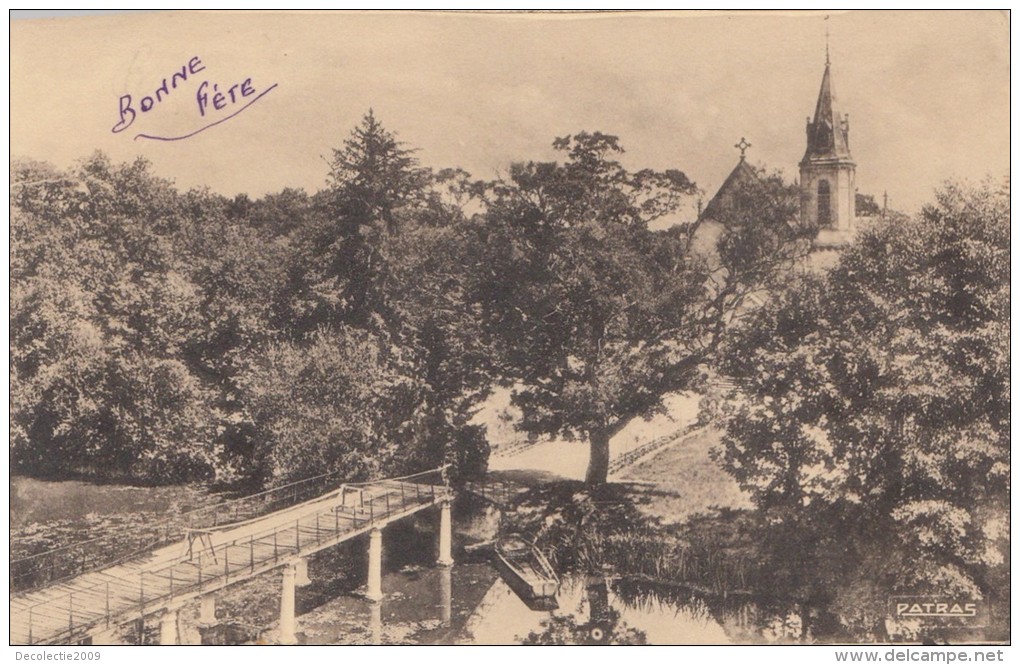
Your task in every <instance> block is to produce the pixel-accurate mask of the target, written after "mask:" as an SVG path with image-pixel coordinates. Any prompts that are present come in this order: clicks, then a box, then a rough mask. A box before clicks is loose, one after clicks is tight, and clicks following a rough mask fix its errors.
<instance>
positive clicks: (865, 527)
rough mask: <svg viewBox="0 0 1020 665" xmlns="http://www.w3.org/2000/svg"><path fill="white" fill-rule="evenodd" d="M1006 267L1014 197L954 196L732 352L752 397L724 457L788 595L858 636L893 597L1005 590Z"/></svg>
mask: <svg viewBox="0 0 1020 665" xmlns="http://www.w3.org/2000/svg"><path fill="white" fill-rule="evenodd" d="M1009 271H1010V248H1009V201H1008V198H1007V197H1005V196H1003V195H1002V194H1001V193H997V192H996V191H994V190H993V189H992V188H990V187H984V188H982V189H979V190H976V191H970V190H967V189H964V188H961V187H958V186H948V187H947V188H946V189H944V190H943V191H941V192H940V193H939V194H938V196H937V200H936V202H935V203H934V204H933V205H930V206H928V207H926V208H925V209H924V211H923V213H922V214H921V215H920V216H919V217H918V218H916V219H910V220H907V219H897V220H895V221H893V220H889V221H887V222H886V223H882V224H879V225H878V226H876V227H874V228H873V229H871V230H868V231H866V232H864V233H863V234H862V235H861V236H860V237H859V238H858V239H857V241H856V242H855V243H854V244H853V245H852V246H851V247H849V248H848V249H847V250H846V252H845V253H844V254H843V256H842V257H841V259H840V261H839V263H838V265H837V266H836V267H835V268H834V269H833V270H832V271H831V272H829V273H827V274H824V275H820V276H804V277H803V279H801V280H799V281H797V282H795V283H794V284H792V285H791V286H790V288H788V289H786V290H783V291H781V292H780V293H779V294H777V297H776V298H775V299H774V300H773V301H771V302H770V303H769V304H768V305H767V306H765V307H764V308H763V309H761V310H760V312H759V313H758V315H757V316H756V317H754V319H753V320H752V321H751V322H750V323H749V325H747V326H746V328H744V329H743V330H742V332H741V333H740V334H739V335H738V336H736V337H735V338H734V339H733V340H732V341H731V342H730V343H728V344H727V346H726V348H727V353H726V354H725V369H726V370H727V371H728V372H730V373H731V374H733V375H734V376H736V377H738V378H739V382H740V385H741V386H742V388H743V395H744V396H743V398H742V399H741V400H740V401H738V402H737V403H736V404H737V406H736V408H735V412H734V414H733V418H732V419H731V420H730V421H729V425H728V428H727V434H726V437H725V455H724V460H725V463H726V465H727V467H728V468H729V470H730V471H731V472H732V473H733V474H734V475H735V476H736V478H737V479H738V480H739V481H740V482H741V484H742V485H743V486H744V487H745V488H746V489H747V490H749V491H750V492H751V493H752V495H753V497H754V500H755V502H756V503H757V505H758V507H759V509H760V510H761V512H762V515H763V517H764V518H765V523H766V524H768V525H769V529H768V536H767V537H766V539H765V541H766V543H767V544H769V545H770V547H769V548H767V549H768V550H769V551H771V553H772V556H773V557H774V564H775V565H774V570H775V576H774V581H775V584H776V586H777V587H779V588H783V590H784V591H785V592H786V593H788V594H790V595H792V596H793V597H796V598H800V599H801V600H802V601H804V602H805V603H807V604H809V605H815V606H816V607H818V606H825V607H829V608H830V609H833V610H834V611H836V613H837V614H839V615H840V617H841V618H842V619H843V621H844V623H845V624H847V625H848V626H850V627H856V628H858V629H861V630H872V629H874V628H875V627H876V625H880V622H881V620H882V618H883V617H884V616H885V614H886V602H887V600H888V597H889V596H890V595H896V594H906V595H910V594H915V593H916V594H933V593H934V594H947V595H954V596H956V595H959V596H963V597H967V598H972V599H973V598H981V597H984V598H989V597H991V596H993V595H994V594H995V593H996V588H997V586H999V583H1000V582H1001V581H1002V578H1001V574H1002V571H1003V567H1004V565H1005V563H1004V562H1005V558H1004V557H1006V556H1008V554H1007V553H1008V518H1009V512H1008V511H1009V440H1010V437H1009V425H1010V416H1009V407H1010V397H1009V389H1010V380H1009V302H1010V289H1009ZM1007 574H1008V569H1007ZM997 575H998V576H999V577H997ZM1007 579H1008V578H1007Z"/></svg>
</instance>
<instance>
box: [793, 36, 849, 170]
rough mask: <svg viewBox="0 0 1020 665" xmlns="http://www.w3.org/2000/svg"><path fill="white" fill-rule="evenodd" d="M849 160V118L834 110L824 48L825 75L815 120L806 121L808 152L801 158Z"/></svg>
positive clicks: (827, 52) (832, 89)
mask: <svg viewBox="0 0 1020 665" xmlns="http://www.w3.org/2000/svg"><path fill="white" fill-rule="evenodd" d="M818 158H829V159H852V157H851V156H850V118H849V116H842V117H841V116H840V115H839V111H838V110H837V108H836V91H835V88H834V87H833V85H832V65H831V63H830V61H829V49H828V44H826V49H825V73H823V74H822V86H821V88H820V89H819V91H818V102H817V103H816V104H815V117H814V119H813V120H812V119H811V118H808V121H807V152H805V153H804V159H805V160H809V159H818Z"/></svg>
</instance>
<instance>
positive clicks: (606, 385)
mask: <svg viewBox="0 0 1020 665" xmlns="http://www.w3.org/2000/svg"><path fill="white" fill-rule="evenodd" d="M553 145H554V147H556V148H557V149H558V150H560V151H562V152H564V153H566V161H565V162H563V163H535V162H529V163H526V164H515V165H514V166H513V167H512V169H511V171H510V174H509V178H508V179H507V180H500V181H497V182H493V183H488V184H487V185H486V186H485V188H484V190H483V192H482V198H483V201H484V203H485V205H486V211H485V214H484V216H481V217H480V218H479V220H478V224H480V225H482V226H481V227H480V228H479V230H478V235H479V237H480V239H481V240H480V241H481V245H482V251H483V252H484V259H483V260H482V262H481V263H480V264H479V267H480V270H479V271H478V273H477V274H478V280H477V284H476V286H475V289H476V290H475V294H474V297H475V298H476V299H477V300H478V302H479V305H480V307H481V311H482V317H483V321H484V326H485V331H486V335H487V337H488V338H489V339H491V340H492V342H491V344H492V347H493V352H492V353H493V357H494V359H495V360H496V362H497V368H496V371H497V372H498V373H499V375H500V376H501V377H502V378H503V379H504V380H505V381H506V382H508V383H514V384H516V385H518V386H519V388H518V389H517V390H516V393H515V403H516V404H517V406H519V407H520V408H521V409H522V411H523V414H524V422H523V425H524V427H525V428H526V429H527V430H528V431H531V432H535V433H544V434H558V435H561V436H565V437H567V438H574V437H576V438H581V439H584V440H587V441H588V442H589V443H590V445H591V458H590V464H589V468H588V475H587V480H588V482H589V483H592V484H599V483H604V482H605V480H606V475H607V468H608V445H609V440H610V438H611V437H612V436H613V435H614V434H615V433H616V432H617V431H619V429H621V428H622V427H623V426H625V425H626V424H627V422H628V421H630V420H631V419H632V418H634V417H637V416H648V415H651V414H653V413H655V412H656V410H657V409H660V408H661V400H662V397H663V396H664V395H666V394H668V393H670V392H676V391H681V390H684V389H687V388H689V387H691V386H692V385H694V384H695V382H696V381H697V379H698V377H699V376H700V371H699V367H700V366H701V365H702V364H703V363H704V362H705V361H707V360H708V359H709V358H710V357H711V355H712V353H713V352H714V349H715V347H716V345H717V343H718V340H719V337H720V335H721V333H722V331H723V330H724V329H725V327H726V325H727V323H728V322H729V321H730V320H731V318H732V317H733V316H734V314H735V313H736V312H738V311H740V309H741V308H742V307H744V305H745V302H746V299H747V297H748V296H749V295H751V294H752V293H754V292H755V291H756V290H758V289H761V288H762V287H763V285H764V284H765V283H766V282H767V281H768V280H769V279H770V278H771V276H772V274H773V273H774V272H775V271H777V270H778V269H779V268H780V267H782V266H784V265H786V264H788V263H789V261H790V258H791V257H790V255H789V253H788V252H786V251H784V250H785V248H786V246H787V245H789V244H791V242H792V241H793V240H795V239H796V238H797V237H798V230H797V229H796V228H794V227H793V226H791V225H790V221H791V218H792V215H793V212H794V209H795V208H794V207H793V204H792V203H791V201H794V202H795V200H796V199H795V198H794V199H791V197H789V196H788V190H787V189H786V188H784V187H783V186H782V184H781V182H778V181H777V180H776V179H761V180H757V179H756V180H755V182H754V183H752V184H750V185H748V187H747V188H746V189H744V190H741V192H740V198H739V200H738V201H737V202H736V203H735V205H734V207H733V210H732V211H730V213H729V214H727V216H726V219H725V220H723V221H724V228H723V231H722V232H721V233H717V234H716V236H715V238H716V242H713V243H709V247H708V248H707V249H703V248H702V247H701V246H700V245H703V244H704V243H698V242H696V237H697V234H698V233H699V227H700V220H698V221H694V222H688V223H679V224H676V225H674V226H673V227H672V228H670V229H669V230H668V231H664V232H653V231H651V230H650V229H649V227H648V225H649V223H650V222H652V221H654V220H656V219H659V218H661V217H663V216H665V215H674V214H676V213H677V211H678V209H679V207H680V205H681V203H682V202H683V201H684V200H685V199H686V198H688V197H690V196H692V195H693V194H694V193H695V192H696V188H695V186H694V184H693V183H692V182H691V181H690V180H688V178H687V177H686V176H685V175H684V174H683V173H681V172H679V171H676V170H669V171H663V172H658V171H652V170H647V169H646V170H641V171H637V172H630V171H628V170H626V169H625V168H624V167H623V166H622V165H621V164H620V163H619V162H618V161H616V160H615V159H614V158H615V156H616V155H618V154H619V153H621V152H622V151H623V149H622V148H621V147H620V145H619V142H618V140H617V138H616V137H613V136H608V135H605V134H601V133H597V132H596V133H580V134H577V135H575V136H572V137H571V136H568V137H565V138H561V139H557V140H556V141H555V142H554V144H553Z"/></svg>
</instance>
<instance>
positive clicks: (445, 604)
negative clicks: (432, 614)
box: [439, 566, 453, 626]
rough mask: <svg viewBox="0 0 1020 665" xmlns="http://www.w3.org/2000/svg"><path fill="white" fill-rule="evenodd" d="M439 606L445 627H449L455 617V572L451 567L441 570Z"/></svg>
mask: <svg viewBox="0 0 1020 665" xmlns="http://www.w3.org/2000/svg"><path fill="white" fill-rule="evenodd" d="M439 604H440V611H441V614H440V617H441V619H442V622H443V625H444V626H449V625H450V620H451V619H452V617H453V570H452V569H451V567H450V566H443V567H442V568H440V569H439Z"/></svg>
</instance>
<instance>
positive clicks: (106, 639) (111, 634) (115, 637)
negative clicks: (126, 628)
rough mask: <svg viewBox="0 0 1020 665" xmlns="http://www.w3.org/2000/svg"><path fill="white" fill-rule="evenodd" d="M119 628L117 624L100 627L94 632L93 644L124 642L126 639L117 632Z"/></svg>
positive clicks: (108, 644)
mask: <svg viewBox="0 0 1020 665" xmlns="http://www.w3.org/2000/svg"><path fill="white" fill-rule="evenodd" d="M118 628H119V626H117V625H116V624H110V625H109V626H106V627H104V628H99V629H98V630H96V632H94V633H92V636H91V637H92V644H94V645H96V646H101V645H107V646H110V645H117V644H124V640H122V639H121V638H120V635H119V633H118V632H117V629H118Z"/></svg>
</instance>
